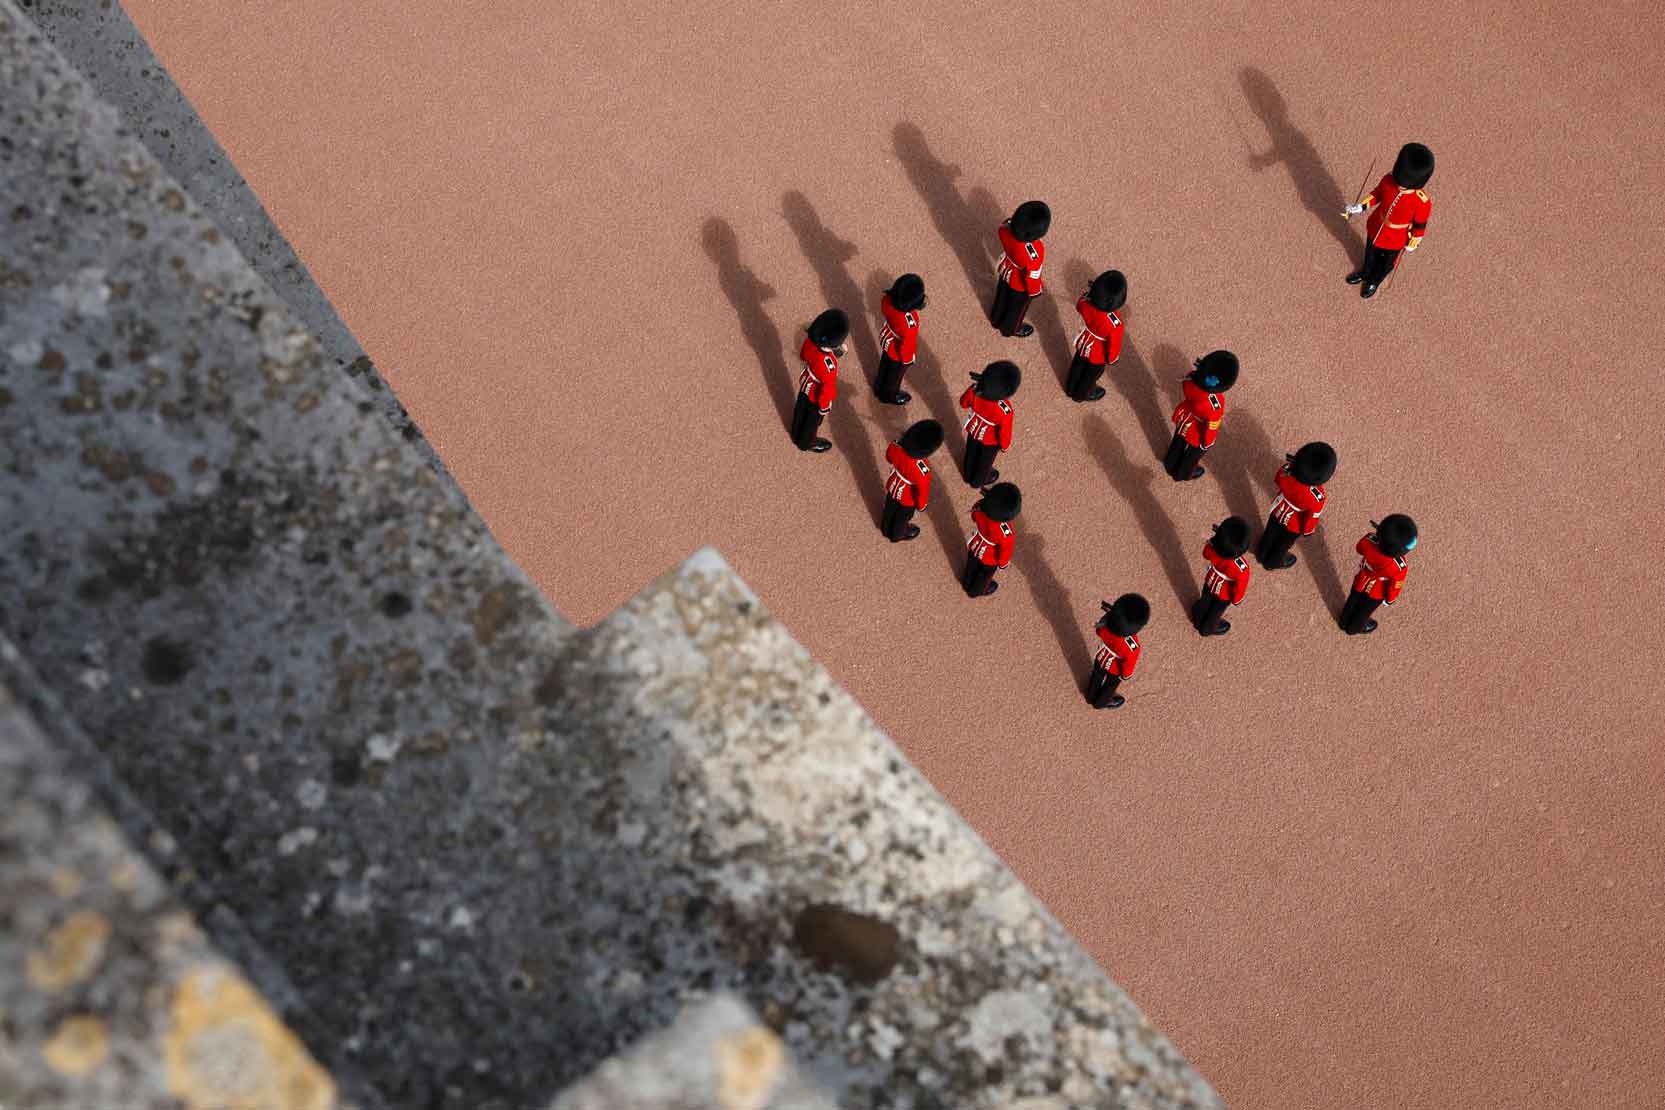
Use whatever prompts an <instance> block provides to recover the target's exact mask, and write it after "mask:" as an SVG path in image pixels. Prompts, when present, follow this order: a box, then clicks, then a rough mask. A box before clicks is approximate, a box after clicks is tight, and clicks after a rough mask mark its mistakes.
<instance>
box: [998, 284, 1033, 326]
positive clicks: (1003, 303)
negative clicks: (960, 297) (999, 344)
mask: <svg viewBox="0 0 1665 1110" xmlns="http://www.w3.org/2000/svg"><path fill="white" fill-rule="evenodd" d="M994 280H995V287H994V308H993V309H991V310H990V311H989V322H990V323H991V324H993V325H994V326H995V327H996V328H998V329H999V330H1000V334H1001V335H1008V336H1009V335H1016V334H1017V333H1018V329H1020V328H1022V327H1023V318H1024V316H1025V315H1027V314H1028V312H1029V302H1030V300H1031V299H1032V298H1031V297H1030V296H1029V294H1027V293H1023V292H1019V291H1018V290H1016V289H1013V288H1012V287H1011V286H1010V285H1007V284H1006V282H1005V281H1004V280H1003V279H1001V278H998V277H997V278H995V279H994Z"/></svg>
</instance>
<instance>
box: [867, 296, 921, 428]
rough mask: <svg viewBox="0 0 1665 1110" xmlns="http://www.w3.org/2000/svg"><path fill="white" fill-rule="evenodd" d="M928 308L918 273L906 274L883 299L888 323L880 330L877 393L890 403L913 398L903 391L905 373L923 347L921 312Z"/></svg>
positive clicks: (881, 310)
mask: <svg viewBox="0 0 1665 1110" xmlns="http://www.w3.org/2000/svg"><path fill="white" fill-rule="evenodd" d="M924 307H925V282H924V280H923V279H922V278H921V277H920V276H919V275H918V274H903V275H902V276H901V277H899V278H897V279H896V284H894V285H892V286H891V287H890V288H889V289H887V290H885V295H884V296H883V297H882V298H880V300H879V312H880V314H881V315H882V316H884V318H885V322H884V326H883V327H882V328H880V329H879V376H878V378H877V379H875V380H874V382H873V393H874V395H875V396H877V397H878V398H879V400H881V401H883V402H884V403H885V404H887V405H905V404H907V403H908V402H909V401H911V400H913V397H912V395H911V394H908V393H905V392H903V390H902V374H903V373H904V372H905V371H906V370H907V368H908V367H910V366H912V365H913V360H914V355H915V353H916V352H917V351H918V350H919V312H920V310H921V309H923V308H924Z"/></svg>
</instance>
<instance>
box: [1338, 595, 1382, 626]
mask: <svg viewBox="0 0 1665 1110" xmlns="http://www.w3.org/2000/svg"><path fill="white" fill-rule="evenodd" d="M1381 603H1382V601H1381V599H1380V598H1375V597H1371V596H1370V595H1369V594H1367V593H1365V592H1364V591H1362V590H1354V591H1352V592H1351V593H1349V594H1348V595H1347V604H1346V605H1343V606H1342V607H1341V627H1342V630H1343V631H1345V632H1350V633H1352V634H1354V635H1357V634H1358V633H1360V632H1363V631H1364V626H1365V625H1366V624H1368V623H1369V622H1370V614H1372V613H1374V612H1375V611H1376V607H1377V606H1378V605H1380V604H1381Z"/></svg>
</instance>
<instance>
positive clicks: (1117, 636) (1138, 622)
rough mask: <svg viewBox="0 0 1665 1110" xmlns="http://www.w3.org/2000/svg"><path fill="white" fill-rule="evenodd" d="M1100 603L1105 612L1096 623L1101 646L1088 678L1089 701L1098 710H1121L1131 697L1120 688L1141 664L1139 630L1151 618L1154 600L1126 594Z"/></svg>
mask: <svg viewBox="0 0 1665 1110" xmlns="http://www.w3.org/2000/svg"><path fill="white" fill-rule="evenodd" d="M1099 606H1100V607H1101V608H1102V609H1103V610H1104V615H1103V616H1101V617H1099V619H1098V624H1096V625H1094V626H1093V631H1094V632H1095V633H1096V634H1097V635H1098V640H1099V648H1098V653H1097V654H1096V655H1094V656H1093V673H1092V674H1091V675H1089V676H1088V677H1087V701H1088V703H1089V704H1091V705H1092V707H1093V708H1094V709H1119V708H1120V707H1121V706H1122V705H1123V703H1125V702H1126V701H1127V699H1126V698H1125V697H1123V696H1122V695H1120V694H1118V693H1116V687H1118V686H1120V685H1121V684H1122V683H1123V682H1125V681H1127V680H1128V679H1129V678H1132V677H1133V668H1135V667H1137V666H1138V665H1139V632H1140V631H1141V630H1143V629H1144V627H1145V624H1146V623H1147V622H1148V621H1149V620H1150V603H1149V602H1147V601H1146V600H1145V599H1144V598H1142V597H1140V596H1139V595H1138V594H1123V595H1122V596H1121V597H1118V598H1117V599H1116V600H1115V602H1114V603H1111V602H1108V601H1101V602H1099Z"/></svg>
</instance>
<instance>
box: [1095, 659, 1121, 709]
mask: <svg viewBox="0 0 1665 1110" xmlns="http://www.w3.org/2000/svg"><path fill="white" fill-rule="evenodd" d="M1121 684H1122V676H1121V675H1119V674H1111V673H1110V672H1109V671H1107V670H1105V669H1104V666H1103V664H1101V663H1099V662H1098V661H1097V660H1094V662H1093V673H1092V675H1091V677H1089V678H1088V679H1087V700H1088V701H1089V702H1091V703H1092V705H1093V708H1094V709H1104V708H1106V707H1108V706H1109V704H1110V699H1111V698H1113V697H1115V696H1116V687H1118V686H1120V685H1121Z"/></svg>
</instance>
